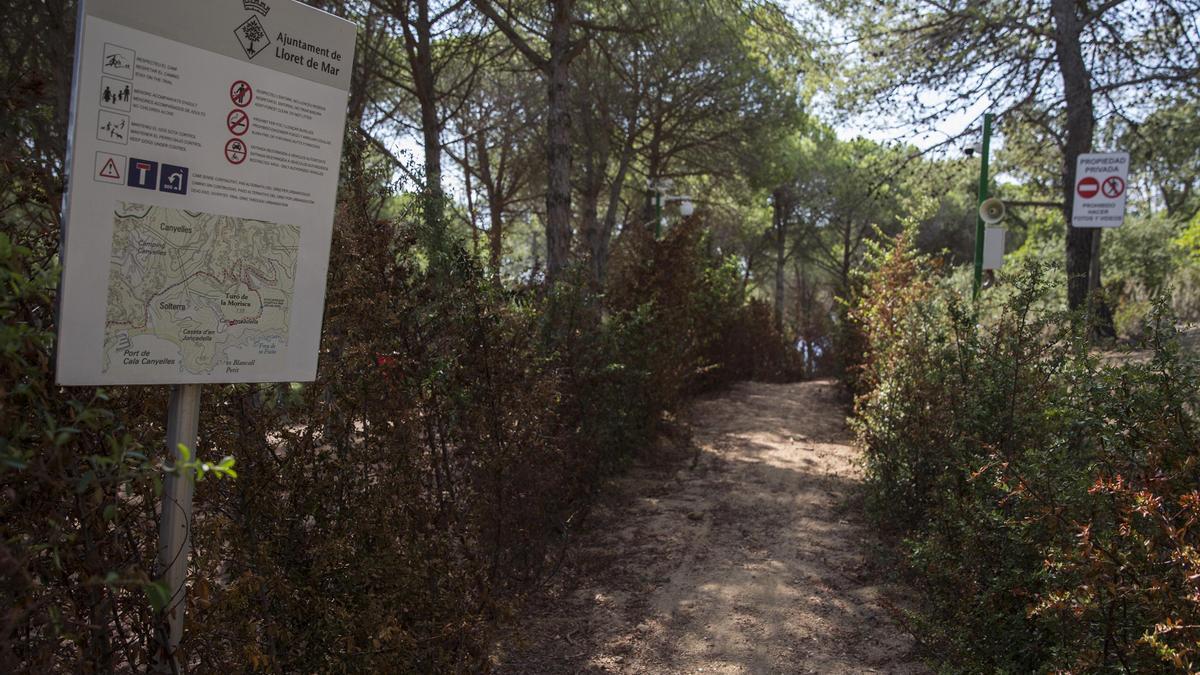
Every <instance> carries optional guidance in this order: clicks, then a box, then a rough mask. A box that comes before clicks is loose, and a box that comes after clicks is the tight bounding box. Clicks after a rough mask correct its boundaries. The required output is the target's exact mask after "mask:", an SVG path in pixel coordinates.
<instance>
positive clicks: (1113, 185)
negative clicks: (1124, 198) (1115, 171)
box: [1100, 176, 1125, 199]
mask: <svg viewBox="0 0 1200 675" xmlns="http://www.w3.org/2000/svg"><path fill="white" fill-rule="evenodd" d="M1100 191H1101V192H1103V193H1104V196H1105V197H1108V198H1109V199H1116V198H1117V197H1120V196H1121V195H1123V194H1125V180H1124V179H1122V178H1121V177H1120V176H1109V177H1108V178H1105V179H1104V182H1103V183H1101V184H1100Z"/></svg>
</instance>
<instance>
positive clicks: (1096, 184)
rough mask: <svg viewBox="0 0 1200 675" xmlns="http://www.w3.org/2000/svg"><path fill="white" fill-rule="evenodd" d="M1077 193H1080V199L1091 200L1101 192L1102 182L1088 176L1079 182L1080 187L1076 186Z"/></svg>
mask: <svg viewBox="0 0 1200 675" xmlns="http://www.w3.org/2000/svg"><path fill="white" fill-rule="evenodd" d="M1075 191H1076V192H1078V193H1079V196H1080V197H1083V198H1084V199H1091V198H1092V197H1095V196H1096V193H1097V192H1100V181H1098V180H1096V179H1095V178H1092V177H1091V176H1088V177H1086V178H1083V179H1082V180H1080V181H1079V185H1076V186H1075Z"/></svg>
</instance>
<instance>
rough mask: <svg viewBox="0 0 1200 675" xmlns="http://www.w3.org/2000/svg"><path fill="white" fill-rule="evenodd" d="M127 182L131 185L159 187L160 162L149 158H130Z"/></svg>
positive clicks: (155, 188)
mask: <svg viewBox="0 0 1200 675" xmlns="http://www.w3.org/2000/svg"><path fill="white" fill-rule="evenodd" d="M126 173H127V178H126V181H125V184H126V185H128V186H129V187H135V188H144V189H146V190H157V189H158V162H152V161H150V160H148V159H138V158H136V157H130V158H129V170H128V171H127V172H126Z"/></svg>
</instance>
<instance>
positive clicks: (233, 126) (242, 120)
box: [225, 109, 250, 136]
mask: <svg viewBox="0 0 1200 675" xmlns="http://www.w3.org/2000/svg"><path fill="white" fill-rule="evenodd" d="M225 126H227V127H229V133H231V134H233V135H234V136H241V135H242V134H244V133H246V132H247V131H250V116H249V115H247V114H246V111H245V110H241V109H234V110H231V111H230V112H229V115H227V116H226V117H225Z"/></svg>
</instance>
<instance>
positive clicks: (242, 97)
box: [229, 80, 254, 108]
mask: <svg viewBox="0 0 1200 675" xmlns="http://www.w3.org/2000/svg"><path fill="white" fill-rule="evenodd" d="M229 100H230V101H233V104H234V105H236V106H237V107H239V108H245V107H246V106H248V105H250V101H253V100H254V90H253V89H251V88H250V83H249V82H246V81H245V80H238V81H236V82H234V83H233V84H231V85H229Z"/></svg>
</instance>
